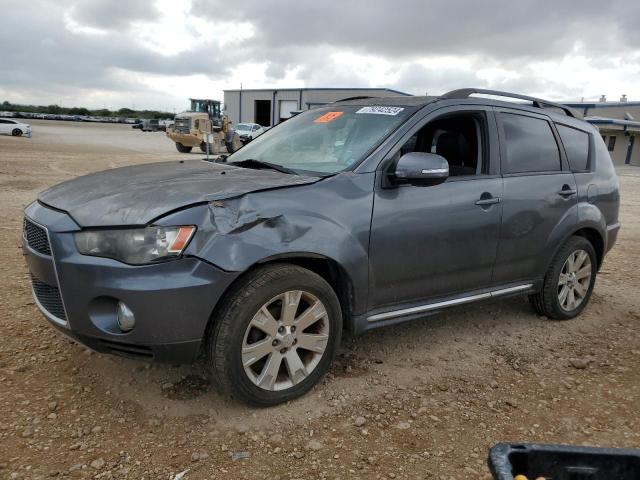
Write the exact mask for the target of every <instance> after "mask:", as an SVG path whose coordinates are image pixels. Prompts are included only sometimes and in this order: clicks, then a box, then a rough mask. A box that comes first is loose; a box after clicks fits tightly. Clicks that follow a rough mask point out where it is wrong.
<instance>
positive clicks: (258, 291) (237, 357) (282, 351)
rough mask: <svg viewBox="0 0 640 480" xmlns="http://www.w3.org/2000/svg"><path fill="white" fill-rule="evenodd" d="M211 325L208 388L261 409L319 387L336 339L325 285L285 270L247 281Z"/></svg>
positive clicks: (337, 319) (335, 314) (335, 317)
mask: <svg viewBox="0 0 640 480" xmlns="http://www.w3.org/2000/svg"><path fill="white" fill-rule="evenodd" d="M212 321H213V322H215V323H214V324H213V327H212V328H211V329H210V332H209V334H208V339H207V340H208V343H207V345H208V347H207V354H208V355H207V356H208V363H209V366H210V370H211V374H212V376H213V380H214V382H215V383H217V384H218V385H219V386H220V387H221V388H222V389H223V390H224V391H225V392H227V393H230V394H231V395H232V396H233V397H235V398H239V399H241V400H243V401H245V402H247V403H249V404H252V405H256V406H263V407H266V406H270V405H276V404H279V403H282V402H286V401H289V400H292V399H294V398H296V397H299V396H301V395H303V394H304V393H306V392H307V391H309V390H310V389H311V388H312V387H313V386H314V385H315V384H316V383H318V381H319V380H320V379H321V378H322V377H323V376H324V374H325V373H326V372H327V371H328V370H329V367H330V365H331V362H332V360H333V357H334V356H335V352H336V350H337V348H338V345H339V344H340V336H341V333H342V313H341V309H340V304H339V302H338V298H337V296H336V294H335V292H334V291H333V289H332V288H331V286H330V285H329V284H328V283H327V282H326V281H325V280H324V279H323V278H322V277H320V276H319V275H317V274H315V273H313V272H311V271H309V270H306V269H304V268H301V267H298V266H295V265H287V264H272V265H266V266H262V267H259V268H257V269H256V270H254V271H253V272H250V273H249V274H248V275H246V277H245V278H244V279H242V280H241V281H240V282H239V283H238V284H237V285H236V286H235V287H234V288H233V289H232V291H231V292H229V293H228V294H227V295H226V297H225V299H224V300H223V303H222V304H221V306H220V308H219V310H218V311H217V312H216V314H215V316H214V318H213V319H212ZM306 347H309V348H310V349H307V348H306Z"/></svg>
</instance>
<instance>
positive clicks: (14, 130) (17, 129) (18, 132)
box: [11, 128, 22, 137]
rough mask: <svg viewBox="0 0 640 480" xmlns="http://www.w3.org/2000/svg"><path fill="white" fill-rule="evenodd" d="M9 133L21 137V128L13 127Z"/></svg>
mask: <svg viewBox="0 0 640 480" xmlns="http://www.w3.org/2000/svg"><path fill="white" fill-rule="evenodd" d="M11 135H12V136H14V137H21V136H22V130H20V129H19V128H14V129H13V131H12V132H11Z"/></svg>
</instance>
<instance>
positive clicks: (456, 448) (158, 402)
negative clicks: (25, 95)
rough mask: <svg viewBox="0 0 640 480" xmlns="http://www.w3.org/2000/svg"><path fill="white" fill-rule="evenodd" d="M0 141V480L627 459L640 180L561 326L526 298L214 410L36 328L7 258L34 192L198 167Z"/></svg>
mask: <svg viewBox="0 0 640 480" xmlns="http://www.w3.org/2000/svg"><path fill="white" fill-rule="evenodd" d="M32 123H33V132H34V137H33V138H31V139H27V138H12V137H0V205H1V206H2V208H1V209H0V219H1V222H0V240H1V241H2V243H3V244H4V245H5V246H6V248H3V249H2V250H0V305H1V308H0V327H1V329H2V336H1V341H0V447H1V448H0V478H8V479H27V478H32V479H42V478H130V479H142V478H144V479H171V478H173V477H174V476H175V475H176V474H177V473H179V472H183V471H185V470H188V472H187V473H186V475H185V476H184V478H185V479H186V480H192V479H194V480H195V479H217V478H219V479H222V478H225V479H228V478H264V479H283V480H284V479H313V478H330V479H338V478H341V479H347V478H348V479H358V478H360V479H365V478H367V479H370V478H372V479H378V478H393V479H400V478H412V479H413V478H435V479H453V478H455V479H461V478H473V479H476V478H490V476H489V473H488V470H487V468H486V466H485V459H486V455H487V451H488V448H489V447H490V446H491V445H493V444H494V443H496V442H500V441H528V442H554V443H560V442H562V443H572V444H588V445H605V446H614V447H640V420H639V418H640V372H638V370H637V368H636V367H637V365H638V363H640V324H639V322H638V321H639V320H640V281H639V279H640V274H639V273H638V271H639V267H640V249H639V248H638V238H639V237H640V223H639V222H640V220H639V218H640V217H639V215H638V211H639V210H638V207H639V206H640V169H634V168H625V169H620V171H619V175H620V184H621V189H622V211H621V221H622V225H623V229H622V230H621V233H620V237H619V239H618V244H617V245H616V247H615V249H614V250H613V251H612V252H611V253H610V254H609V256H608V257H607V259H606V260H605V263H604V265H603V267H602V270H601V272H600V274H599V276H598V280H597V283H596V287H595V290H594V294H593V297H592V299H591V303H590V305H589V306H588V308H587V309H586V311H585V312H584V313H583V315H582V316H581V317H580V318H578V319H575V320H573V321H568V322H551V321H548V320H546V319H544V318H540V317H537V316H536V315H535V314H534V313H532V311H531V309H530V308H529V305H528V303H527V301H526V299H525V298H513V299H507V300H502V301H500V302H494V303H488V304H482V305H472V306H465V307H461V308H458V309H455V310H450V311H449V312H447V313H445V314H441V315H438V316H433V317H429V318H425V319H424V320H420V321H416V322H413V323H409V324H405V325H402V326H398V327H393V328H388V329H383V330H379V331H376V332H372V333H370V334H367V335H365V336H363V337H361V338H357V339H355V338H351V337H349V336H347V338H346V339H345V340H344V342H343V346H342V348H341V351H340V354H339V357H338V359H337V361H336V362H335V366H334V367H333V369H332V371H331V374H330V375H329V376H328V377H327V378H326V379H325V380H324V381H323V382H322V383H321V385H319V386H318V387H317V388H315V389H314V390H313V391H312V392H311V393H310V394H308V395H307V396H305V397H304V398H302V399H300V400H297V401H295V402H292V403H290V404H286V405H282V406H279V407H275V408H270V409H262V410H259V409H251V408H248V407H245V406H243V405H239V404H236V403H234V402H231V401H229V400H227V399H226V398H225V397H223V396H222V395H220V394H218V393H217V392H216V391H214V390H213V389H212V388H211V387H210V386H209V385H208V383H207V382H206V381H205V380H204V378H205V372H204V369H203V367H202V366H201V365H194V366H180V367H173V366H165V365H147V364H142V363H138V362H135V361H131V360H126V359H121V358H116V357H110V356H105V355H99V354H94V353H91V352H89V351H88V350H86V349H85V348H83V347H82V346H79V345H76V344H74V343H72V342H70V341H69V340H66V339H65V338H63V337H61V336H60V335H59V334H57V333H56V332H55V331H54V330H53V328H51V327H49V326H48V324H47V323H46V321H45V320H44V319H43V318H42V316H41V315H40V314H39V312H38V311H37V309H36V307H35V305H34V303H33V300H32V298H31V294H30V286H29V281H28V278H27V272H26V268H25V265H24V261H23V259H22V255H21V250H20V235H21V219H22V209H23V208H24V206H25V205H27V204H28V203H29V202H31V201H32V200H33V199H34V198H35V197H36V194H37V192H38V191H40V190H42V189H44V188H46V187H47V186H50V185H52V184H55V183H58V182H60V181H62V180H65V179H68V178H71V177H73V176H77V175H82V174H84V173H88V172H91V171H96V170H102V169H105V168H113V167H116V166H120V165H127V164H134V163H144V162H152V161H158V160H171V159H176V158H198V155H201V154H196V153H192V154H179V153H177V152H176V151H175V150H174V148H173V145H172V144H171V143H170V142H169V141H168V140H167V139H166V138H165V137H164V134H162V133H142V132H139V131H135V130H132V129H131V128H130V127H129V126H122V125H93V124H77V123H62V122H47V121H34V122H32Z"/></svg>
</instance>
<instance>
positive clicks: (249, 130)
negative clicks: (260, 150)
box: [234, 123, 266, 145]
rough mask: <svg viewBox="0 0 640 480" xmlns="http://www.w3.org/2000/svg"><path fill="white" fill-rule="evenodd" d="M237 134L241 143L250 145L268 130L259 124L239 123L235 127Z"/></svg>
mask: <svg viewBox="0 0 640 480" xmlns="http://www.w3.org/2000/svg"><path fill="white" fill-rule="evenodd" d="M234 128H235V131H236V133H237V134H238V135H239V136H240V141H241V142H242V143H243V145H244V144H247V143H249V142H250V141H251V140H253V139H254V138H256V137H257V136H258V135H262V134H263V133H264V132H265V131H266V130H265V129H264V128H263V127H262V125H259V124H257V123H239V124H237V125H236V126H235V127H234Z"/></svg>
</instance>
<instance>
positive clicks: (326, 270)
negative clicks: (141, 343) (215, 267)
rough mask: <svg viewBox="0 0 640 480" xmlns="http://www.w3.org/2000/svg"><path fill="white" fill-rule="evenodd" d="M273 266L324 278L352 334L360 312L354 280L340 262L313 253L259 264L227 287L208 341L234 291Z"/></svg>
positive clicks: (275, 257)
mask: <svg viewBox="0 0 640 480" xmlns="http://www.w3.org/2000/svg"><path fill="white" fill-rule="evenodd" d="M271 264H288V265H296V266H299V267H302V268H305V269H307V270H309V271H311V272H313V273H316V274H317V275H319V276H320V277H322V278H323V279H324V280H325V281H326V282H327V283H328V284H329V285H330V286H331V288H332V289H333V291H334V292H335V293H336V296H337V297H338V300H339V302H340V307H341V309H342V316H343V325H344V327H345V328H347V329H349V330H351V329H352V328H353V320H352V319H353V311H354V308H356V307H355V305H356V303H355V302H356V293H355V288H354V283H353V280H352V278H351V276H350V275H349V273H348V272H347V271H346V269H345V268H344V267H343V266H342V265H340V263H339V262H337V261H336V260H334V259H332V258H329V257H327V256H324V255H320V254H316V253H311V252H295V253H282V254H278V255H272V256H269V257H266V258H263V259H261V260H259V261H257V262H255V263H254V264H253V265H251V266H250V267H249V268H247V269H246V270H245V271H243V272H242V273H241V274H240V275H238V277H237V278H236V279H235V280H234V281H233V282H231V284H229V285H228V286H227V288H226V289H225V290H224V292H223V293H222V295H221V296H220V300H219V301H218V302H217V303H216V305H215V306H214V307H213V310H212V312H211V315H210V316H209V320H208V322H207V326H206V328H205V336H204V339H205V340H206V339H207V338H210V331H211V329H212V328H213V327H214V326H215V324H216V318H217V317H218V315H217V313H218V312H219V311H220V310H221V309H222V308H224V306H225V299H226V298H229V296H230V295H231V294H232V292H233V290H234V289H236V288H238V285H239V284H241V283H242V282H243V281H244V279H245V278H246V277H247V275H250V274H251V273H253V272H254V271H255V270H256V269H257V268H260V267H263V266H265V265H271ZM203 345H204V342H203Z"/></svg>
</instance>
